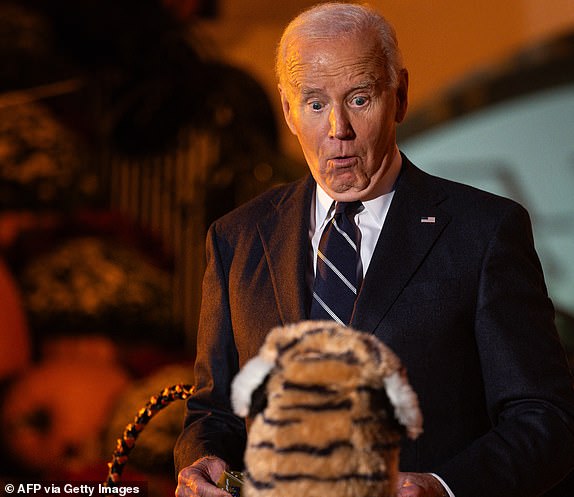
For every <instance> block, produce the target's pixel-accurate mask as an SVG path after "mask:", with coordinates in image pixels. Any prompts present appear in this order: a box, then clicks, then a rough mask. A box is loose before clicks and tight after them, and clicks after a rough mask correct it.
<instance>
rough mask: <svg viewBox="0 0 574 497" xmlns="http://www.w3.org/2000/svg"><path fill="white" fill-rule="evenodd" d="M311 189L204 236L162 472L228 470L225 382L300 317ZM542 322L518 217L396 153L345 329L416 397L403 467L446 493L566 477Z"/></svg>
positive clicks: (566, 428)
mask: <svg viewBox="0 0 574 497" xmlns="http://www.w3.org/2000/svg"><path fill="white" fill-rule="evenodd" d="M314 190H315V183H314V181H313V179H312V178H311V176H308V177H306V178H304V179H302V180H300V181H298V182H295V183H292V184H288V185H285V186H282V187H279V188H277V189H274V190H271V191H269V192H266V193H265V194H263V195H261V196H260V197H258V198H256V199H254V200H252V201H250V202H248V203H247V204H245V205H243V206H241V207H239V208H238V209H236V210H235V211H233V212H232V213H230V214H228V215H226V216H224V217H223V218H222V219H220V220H218V221H216V222H215V223H214V224H213V225H212V226H211V228H210V230H209V233H208V238H207V269H206V273H205V278H204V283H203V303H202V310H201V317H200V324H199V331H198V356H197V360H196V364H195V381H196V386H197V388H198V391H197V394H196V395H195V396H194V397H193V398H191V399H190V400H189V401H188V405H187V407H188V410H187V415H186V427H185V430H184V432H183V433H182V435H181V436H180V438H179V440H178V443H177V445H176V450H175V460H176V467H177V469H178V470H179V469H181V468H182V467H184V466H186V465H188V464H191V463H192V462H193V461H194V460H195V459H196V458H198V457H200V456H202V455H205V454H215V455H218V456H220V457H222V458H223V459H225V460H226V461H228V462H229V463H230V464H231V465H232V466H235V467H240V466H241V464H242V453H243V450H244V444H245V439H246V429H245V423H244V422H243V420H241V419H239V418H237V417H235V416H234V415H233V414H232V413H231V409H230V404H229V393H230V392H229V390H230V381H231V379H232V378H233V376H234V375H235V374H236V373H237V371H238V369H239V368H240V367H241V366H242V365H243V364H244V363H245V362H246V361H247V360H248V359H249V358H251V357H252V356H254V355H255V354H256V353H257V351H258V349H259V347H260V346H261V344H262V342H263V340H264V338H265V335H266V334H267V333H268V331H269V330H270V329H271V328H272V327H274V326H277V325H282V324H287V323H293V322H297V321H300V320H302V319H305V318H306V314H307V307H308V301H309V295H308V293H309V292H308V288H307V286H306V282H305V274H306V268H307V257H308V253H309V213H310V208H311V205H312V198H313V195H314ZM553 318H554V309H553V306H552V304H551V302H550V300H549V299H548V297H547V293H546V287H545V283H544V279H543V274H542V270H541V267H540V263H539V260H538V257H537V255H536V253H535V249H534V243H533V239H532V233H531V225H530V219H529V217H528V214H527V213H526V211H525V210H524V209H523V208H522V207H521V206H519V205H518V204H517V203H515V202H513V201H511V200H508V199H504V198H501V197H498V196H495V195H492V194H489V193H486V192H483V191H480V190H477V189H474V188H471V187H468V186H465V185H461V184H458V183H454V182H451V181H447V180H444V179H440V178H437V177H434V176H431V175H428V174H426V173H424V172H422V171H421V170H419V169H418V168H417V167H415V166H414V165H413V164H412V163H410V162H409V161H408V159H407V158H406V157H404V156H403V167H402V170H401V174H400V176H399V179H398V181H397V184H396V189H395V195H394V198H393V201H392V203H391V207H390V210H389V212H388V215H387V218H386V221H385V224H384V227H383V230H382V232H381V235H380V237H379V240H378V243H377V246H376V249H375V252H374V254H373V259H372V261H371V264H370V266H369V269H368V272H367V274H366V275H365V277H364V281H363V286H362V288H361V290H360V294H359V296H358V301H357V307H356V312H355V316H354V319H353V322H352V326H353V327H354V328H356V329H359V330H362V331H364V332H366V333H374V334H375V335H376V336H377V337H379V338H380V339H381V340H382V341H383V342H385V343H386V344H387V345H389V346H390V347H391V348H392V349H393V350H394V351H395V352H396V353H397V354H398V355H399V356H400V358H401V359H402V361H403V363H404V365H405V366H406V368H407V372H408V376H409V380H410V382H411V383H412V385H413V387H414V389H415V390H416V392H417V393H418V395H419V400H420V404H421V408H422V412H423V416H424V434H423V435H422V436H421V437H419V439H418V440H416V441H414V442H412V441H406V440H405V441H404V443H403V445H402V448H401V469H402V470H403V471H417V472H435V473H437V474H438V475H440V476H441V477H442V478H443V479H444V480H445V481H446V482H447V483H448V484H449V486H450V487H451V489H452V490H453V491H454V493H455V495H456V497H495V496H499V495H500V496H501V497H502V496H504V497H534V496H539V495H546V494H545V492H547V491H548V490H549V489H550V487H552V486H553V485H554V484H555V483H556V482H557V481H559V480H560V479H562V478H563V477H564V476H565V475H566V474H568V473H569V472H570V471H571V469H572V468H573V467H574V393H573V389H572V378H571V376H570V374H569V370H568V365H567V362H566V359H565V355H564V353H563V350H562V348H561V345H560V342H559V339H558V335H557V333H556V330H555V327H554V324H553ZM566 486H567V485H566V483H563V487H566ZM572 488H574V487H569V489H557V490H555V492H556V493H553V494H548V495H556V496H559V497H573V496H574V490H572Z"/></svg>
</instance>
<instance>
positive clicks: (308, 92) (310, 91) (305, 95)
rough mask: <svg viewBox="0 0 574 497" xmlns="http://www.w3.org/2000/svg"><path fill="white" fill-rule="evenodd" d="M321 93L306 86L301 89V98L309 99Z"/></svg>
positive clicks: (318, 89) (319, 90)
mask: <svg viewBox="0 0 574 497" xmlns="http://www.w3.org/2000/svg"><path fill="white" fill-rule="evenodd" d="M321 93H323V92H322V91H321V89H320V88H314V87H308V86H304V87H303V88H301V96H302V97H303V98H308V97H311V96H313V95H319V94H321Z"/></svg>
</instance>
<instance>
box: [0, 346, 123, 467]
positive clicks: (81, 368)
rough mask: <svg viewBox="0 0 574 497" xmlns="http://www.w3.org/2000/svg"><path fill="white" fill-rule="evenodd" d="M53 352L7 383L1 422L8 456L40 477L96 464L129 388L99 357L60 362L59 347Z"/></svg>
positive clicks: (79, 356) (117, 371) (119, 373)
mask: <svg viewBox="0 0 574 497" xmlns="http://www.w3.org/2000/svg"><path fill="white" fill-rule="evenodd" d="M57 350H58V354H55V355H54V356H53V357H49V358H47V359H45V360H44V361H43V362H41V363H39V364H38V365H36V366H34V367H32V368H30V369H28V370H27V371H26V372H25V373H24V374H22V375H21V376H20V377H19V378H17V379H16V380H15V381H13V382H12V384H11V385H10V386H9V387H8V390H7V392H6V395H5V397H4V408H3V410H2V418H1V426H2V430H3V432H4V439H5V444H6V446H7V449H8V451H9V453H10V454H11V455H12V456H13V457H14V458H15V459H16V460H17V462H18V463H20V464H21V465H23V466H24V467H25V468H27V469H29V470H32V471H36V472H40V473H42V474H51V473H54V472H58V471H61V470H62V469H63V468H66V469H67V470H79V469H81V468H83V467H88V466H90V465H93V464H94V463H95V462H98V461H101V435H102V433H103V431H104V427H105V425H106V423H107V420H108V417H109V413H110V411H111V409H112V407H113V405H114V404H115V402H116V401H117V398H118V396H119V395H120V394H121V393H122V392H123V391H124V389H125V388H126V386H127V385H128V383H129V378H128V375H127V374H126V373H125V372H124V370H123V369H122V368H121V367H119V366H118V365H117V364H115V363H114V362H113V361H109V360H102V359H101V358H98V357H101V355H100V354H95V356H96V357H95V358H93V359H91V360H89V359H87V358H86V355H85V354H83V353H78V354H77V355H76V357H74V355H73V354H68V357H62V354H61V353H62V351H63V349H62V347H61V346H60V347H57ZM71 350H75V351H76V352H77V351H81V347H79V348H78V347H76V348H72V349H71Z"/></svg>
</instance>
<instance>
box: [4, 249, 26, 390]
mask: <svg viewBox="0 0 574 497" xmlns="http://www.w3.org/2000/svg"><path fill="white" fill-rule="evenodd" d="M0 310H1V312H0V313H1V315H2V320H1V322H0V380H2V379H5V378H6V377H8V376H11V375H14V374H15V373H17V372H19V371H20V370H22V369H24V368H25V367H26V366H27V365H28V364H29V361H30V338H29V333H28V324H27V321H26V316H25V314H24V310H23V307H22V301H21V298H20V293H19V291H18V288H17V286H16V283H15V282H14V280H13V278H12V275H11V274H10V271H9V270H8V268H7V266H6V265H5V264H4V262H3V261H2V260H1V259H0Z"/></svg>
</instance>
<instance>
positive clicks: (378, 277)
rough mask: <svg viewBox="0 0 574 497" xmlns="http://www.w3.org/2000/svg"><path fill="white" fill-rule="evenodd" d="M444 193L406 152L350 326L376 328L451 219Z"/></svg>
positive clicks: (367, 328)
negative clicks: (442, 205)
mask: <svg viewBox="0 0 574 497" xmlns="http://www.w3.org/2000/svg"><path fill="white" fill-rule="evenodd" d="M444 198H445V193H444V192H443V191H442V190H440V189H437V188H435V187H433V186H432V185H430V181H429V179H428V176H427V175H426V174H425V173H423V172H422V171H420V170H419V169H417V168H416V167H415V166H414V165H413V164H411V163H410V162H409V161H408V159H406V157H404V156H403V167H402V171H401V174H400V177H399V180H398V181H397V186H396V189H395V195H394V197H393V201H392V203H391V207H390V209H389V212H388V214H387V218H386V220H385V224H384V226H383V229H382V231H381V235H380V236H379V240H378V242H377V245H376V248H375V252H374V254H373V258H372V260H371V264H370V266H369V269H368V271H367V274H366V275H365V278H364V281H363V287H362V288H361V292H360V294H359V297H358V300H357V308H356V311H355V315H354V318H353V322H352V326H353V327H355V328H357V329H360V330H364V331H368V332H374V331H375V330H376V328H377V326H378V325H379V323H380V322H381V321H382V319H383V318H384V317H385V315H386V313H387V312H388V310H389V309H390V307H391V306H392V304H393V303H394V302H395V300H396V299H397V298H398V296H399V294H400V293H401V291H402V290H403V288H404V287H405V286H406V285H407V283H408V282H409V280H410V278H411V277H412V275H413V274H414V273H415V272H416V270H417V268H418V267H419V266H420V265H421V263H422V261H423V260H424V259H425V257H426V256H427V254H428V253H429V251H430V249H431V247H432V246H433V244H434V243H435V241H436V239H437V238H438V237H439V235H440V234H441V233H442V231H443V230H444V228H445V227H446V225H447V224H448V222H449V220H450V215H448V214H447V213H446V212H444V211H442V210H441V209H440V207H439V204H440V202H441V201H442V200H443V199H444Z"/></svg>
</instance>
